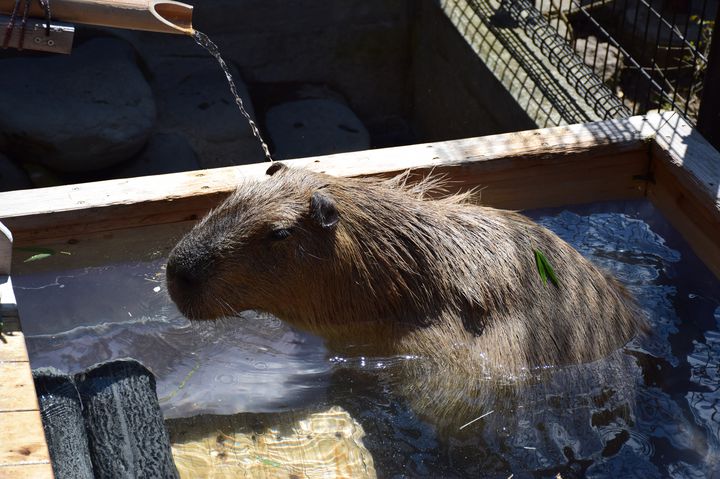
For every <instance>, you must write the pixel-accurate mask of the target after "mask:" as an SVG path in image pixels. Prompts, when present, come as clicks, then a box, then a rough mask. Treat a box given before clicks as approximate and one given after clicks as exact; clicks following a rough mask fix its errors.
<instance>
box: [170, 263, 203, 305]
mask: <svg viewBox="0 0 720 479" xmlns="http://www.w3.org/2000/svg"><path fill="white" fill-rule="evenodd" d="M205 256H206V255H198V254H192V253H188V252H176V251H173V252H172V253H171V254H170V257H169V258H168V262H167V266H166V269H165V275H166V279H167V286H168V292H169V293H170V297H171V298H173V300H174V301H176V302H177V301H180V300H182V299H183V298H187V297H188V296H192V295H193V294H199V293H200V292H201V290H202V288H203V284H204V283H205V281H206V279H207V276H208V270H209V266H208V262H207V261H206V259H205Z"/></svg>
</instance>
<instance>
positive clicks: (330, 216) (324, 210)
mask: <svg viewBox="0 0 720 479" xmlns="http://www.w3.org/2000/svg"><path fill="white" fill-rule="evenodd" d="M310 217H311V218H312V219H313V220H315V221H316V222H317V224H319V225H320V226H322V227H323V228H332V227H333V226H335V225H336V224H337V222H338V221H339V220H340V215H338V211H337V208H336V207H335V200H333V199H332V197H330V196H329V195H327V194H324V193H320V192H319V191H316V192H315V193H313V195H312V197H311V198H310Z"/></svg>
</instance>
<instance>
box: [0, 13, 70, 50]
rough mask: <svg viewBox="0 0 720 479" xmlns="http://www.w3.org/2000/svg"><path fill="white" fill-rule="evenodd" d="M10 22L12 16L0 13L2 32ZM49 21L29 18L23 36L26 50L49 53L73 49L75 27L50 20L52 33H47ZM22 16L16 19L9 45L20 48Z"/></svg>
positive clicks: (0, 29) (0, 30)
mask: <svg viewBox="0 0 720 479" xmlns="http://www.w3.org/2000/svg"><path fill="white" fill-rule="evenodd" d="M9 24H10V17H8V16H5V15H0V33H2V32H5V31H6V28H7V27H8V25H9ZM46 25H47V22H45V21H44V20H39V19H37V18H28V19H27V23H26V24H25V32H24V38H23V49H24V50H35V51H40V52H49V53H65V54H68V53H70V52H71V51H72V45H73V38H74V36H75V27H74V26H73V25H71V24H69V23H62V22H50V35H45V31H46V30H45V26H46ZM22 31H23V29H22V18H17V19H15V26H14V28H13V32H12V35H10V42H9V43H8V46H10V47H12V48H18V47H19V46H20V35H21V33H22Z"/></svg>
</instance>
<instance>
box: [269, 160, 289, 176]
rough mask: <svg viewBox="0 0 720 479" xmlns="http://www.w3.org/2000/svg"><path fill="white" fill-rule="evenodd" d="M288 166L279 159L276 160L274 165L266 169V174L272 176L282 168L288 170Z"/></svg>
mask: <svg viewBox="0 0 720 479" xmlns="http://www.w3.org/2000/svg"><path fill="white" fill-rule="evenodd" d="M286 169H287V166H286V165H285V164H283V163H280V162H279V161H274V162H273V164H272V165H270V167H269V168H268V169H267V170H266V171H265V174H266V175H268V176H272V175H274V174H275V173H277V172H278V171H280V170H286Z"/></svg>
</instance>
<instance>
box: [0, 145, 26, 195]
mask: <svg viewBox="0 0 720 479" xmlns="http://www.w3.org/2000/svg"><path fill="white" fill-rule="evenodd" d="M32 186H33V185H32V182H31V181H30V177H29V176H28V174H27V173H26V172H25V170H23V169H22V168H20V167H19V166H18V165H16V164H15V163H13V162H12V161H10V159H9V158H8V157H6V156H4V155H3V154H1V153H0V191H12V190H24V189H26V188H32Z"/></svg>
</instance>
